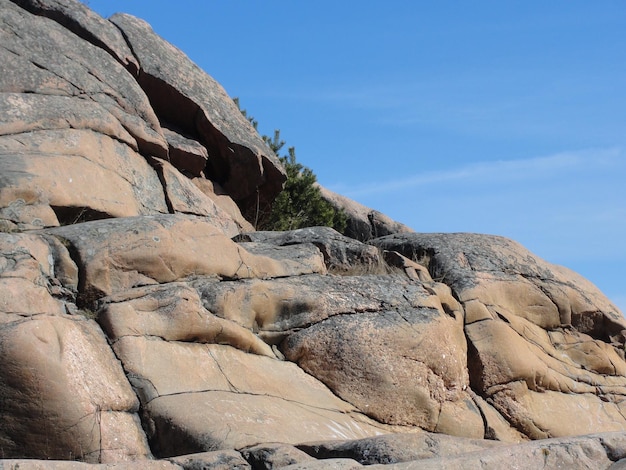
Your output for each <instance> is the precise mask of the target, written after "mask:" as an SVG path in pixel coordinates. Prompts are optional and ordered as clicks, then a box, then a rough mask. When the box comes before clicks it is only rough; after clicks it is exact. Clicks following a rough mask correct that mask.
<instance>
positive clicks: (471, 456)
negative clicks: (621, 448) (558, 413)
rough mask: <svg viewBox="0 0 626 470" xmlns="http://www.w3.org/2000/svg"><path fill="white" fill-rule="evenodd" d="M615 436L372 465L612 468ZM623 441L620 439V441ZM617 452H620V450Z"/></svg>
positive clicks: (379, 469)
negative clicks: (612, 443) (611, 442)
mask: <svg viewBox="0 0 626 470" xmlns="http://www.w3.org/2000/svg"><path fill="white" fill-rule="evenodd" d="M615 437H617V438H618V439H620V440H622V441H623V438H624V435H623V433H619V434H618V435H617V436H615V435H611V434H607V435H603V434H595V435H590V436H583V437H573V438H568V439H546V440H540V441H534V442H527V443H524V444H519V445H516V446H498V447H494V448H491V449H487V450H484V451H482V452H470V453H463V454H458V455H452V456H442V457H437V458H431V459H426V460H415V461H412V462H406V463H398V464H392V465H372V466H370V467H369V468H371V469H376V470H383V469H385V470H424V469H425V470H435V469H437V470H439V469H442V468H445V469H452V470H464V469H467V468H480V469H485V470H499V469H502V468H507V469H516V470H524V469H527V468H542V469H548V470H551V469H555V470H556V469H563V468H567V469H572V470H587V469H590V468H593V469H599V470H600V469H602V470H603V469H608V468H612V467H611V466H612V465H613V462H614V461H615V460H617V459H616V456H615V454H613V453H612V449H611V447H610V444H609V445H607V440H608V441H611V440H613V439H614V438H615ZM622 445H623V442H622ZM620 454H621V452H620Z"/></svg>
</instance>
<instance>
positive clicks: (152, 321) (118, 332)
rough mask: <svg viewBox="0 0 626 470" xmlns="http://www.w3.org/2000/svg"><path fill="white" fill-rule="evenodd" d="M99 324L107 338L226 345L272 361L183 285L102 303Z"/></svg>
mask: <svg viewBox="0 0 626 470" xmlns="http://www.w3.org/2000/svg"><path fill="white" fill-rule="evenodd" d="M101 304H102V305H103V306H102V307H101V309H100V310H99V312H98V321H99V323H100V324H101V325H102V327H103V328H104V331H105V332H106V333H107V335H108V336H109V338H110V339H111V340H113V341H116V340H118V339H120V338H123V337H125V336H140V335H145V336H156V337H159V338H163V339H165V340H167V341H186V342H195V343H215V344H228V345H230V346H233V347H235V348H237V349H240V350H242V351H245V352H253V353H255V354H262V355H265V356H269V357H274V353H273V352H272V349H271V347H270V346H268V345H267V344H266V343H265V342H263V341H262V340H261V339H259V338H258V337H257V336H256V335H254V334H253V333H252V332H251V331H250V330H249V329H247V328H244V327H242V326H240V325H239V324H237V323H235V322H233V321H229V320H224V319H222V318H219V317H216V316H214V315H212V314H211V313H210V312H209V311H207V310H206V309H205V308H204V307H203V306H202V303H201V302H200V297H199V296H198V293H197V291H195V290H194V289H191V288H190V287H188V286H187V285H185V284H182V283H168V284H165V285H158V286H146V287H138V288H135V289H132V290H130V291H125V292H122V293H120V294H117V295H114V296H112V297H108V298H105V299H102V302H101Z"/></svg>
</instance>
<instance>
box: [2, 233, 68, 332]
mask: <svg viewBox="0 0 626 470" xmlns="http://www.w3.org/2000/svg"><path fill="white" fill-rule="evenodd" d="M55 268H56V270H57V272H55ZM55 280H56V282H57V283H58V284H57V285H54V284H53V282H54V281H55ZM77 280H78V279H77V272H76V266H75V265H74V263H73V262H72V260H71V259H70V258H69V254H68V253H67V250H66V249H65V247H63V246H62V245H56V244H53V245H52V246H51V245H49V244H48V243H47V242H46V240H45V239H43V238H42V237H39V236H36V235H30V234H18V233H13V234H6V233H0V323H5V322H10V321H18V320H21V319H23V318H26V317H29V316H31V315H39V314H51V315H55V314H56V315H62V314H64V313H65V308H64V302H63V300H62V297H63V296H64V295H70V296H71V295H72V293H71V290H73V289H75V288H76V284H77ZM68 289H69V292H68V291H67V290H68Z"/></svg>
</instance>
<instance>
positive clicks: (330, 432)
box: [113, 336, 388, 456]
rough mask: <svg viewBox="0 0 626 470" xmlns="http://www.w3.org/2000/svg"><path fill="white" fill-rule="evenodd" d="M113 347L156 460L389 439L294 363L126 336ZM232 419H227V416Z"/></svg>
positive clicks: (229, 349) (381, 428)
mask: <svg viewBox="0 0 626 470" xmlns="http://www.w3.org/2000/svg"><path fill="white" fill-rule="evenodd" d="M113 348H114V350H115V352H116V354H117V356H118V357H119V358H120V359H121V361H122V364H123V365H124V369H125V371H126V373H127V374H128V376H129V379H130V380H131V382H132V383H133V385H134V386H135V388H136V389H138V390H139V396H140V398H141V400H142V408H143V413H144V421H145V423H146V425H145V427H146V428H147V430H148V434H149V438H150V442H151V448H152V450H153V452H154V453H155V454H156V455H159V456H171V455H178V454H181V453H193V452H200V451H209V450H219V449H233V448H240V447H243V446H249V445H252V444H256V443H258V442H264V441H266V442H267V441H272V440H278V441H281V442H286V443H297V442H303V441H307V440H311V439H317V438H319V437H318V436H327V437H326V439H337V438H342V439H346V438H348V439H349V438H357V437H364V436H371V435H376V434H381V433H383V432H385V430H386V429H388V428H385V427H384V426H381V425H377V424H376V423H375V422H373V421H371V420H368V419H367V418H366V417H365V416H363V415H361V414H360V413H358V412H357V410H355V409H354V408H353V407H352V406H351V405H349V404H348V403H345V402H343V401H342V400H340V399H338V398H337V397H336V396H334V395H333V394H332V393H331V392H330V391H329V390H328V389H327V388H326V387H324V386H323V385H322V384H321V383H320V382H318V381H317V380H315V379H313V378H312V377H310V376H308V375H306V374H305V373H304V372H302V370H300V369H299V368H298V367H297V366H295V365H294V364H291V363H288V362H281V361H277V360H275V359H270V358H268V357H264V356H258V355H250V354H246V353H244V352H241V351H238V350H236V349H234V348H232V347H229V346H221V345H211V344H206V345H205V344H198V343H181V342H169V341H164V340H161V339H158V338H154V337H142V336H125V337H122V338H120V339H119V340H117V341H116V342H115V343H114V345H113ZM225 416H226V417H228V419H227V420H225V419H223V417H225Z"/></svg>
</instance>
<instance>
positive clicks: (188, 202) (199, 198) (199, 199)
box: [151, 158, 239, 238]
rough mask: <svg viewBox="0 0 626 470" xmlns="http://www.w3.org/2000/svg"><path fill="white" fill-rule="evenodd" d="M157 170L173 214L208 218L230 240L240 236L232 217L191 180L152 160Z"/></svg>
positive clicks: (169, 166)
mask: <svg viewBox="0 0 626 470" xmlns="http://www.w3.org/2000/svg"><path fill="white" fill-rule="evenodd" d="M151 163H152V165H153V166H154V167H155V169H156V170H157V173H158V174H159V177H160V179H161V182H162V183H163V189H164V191H165V196H166V198H167V203H168V206H169V208H170V212H172V213H182V214H194V215H199V216H202V217H206V218H208V219H210V220H211V223H212V224H213V225H214V226H215V227H218V228H221V230H222V232H223V233H224V235H226V236H227V237H229V238H232V237H234V236H235V235H238V234H239V227H238V225H237V223H236V222H235V220H233V218H232V217H230V215H229V214H228V213H227V212H225V211H223V210H222V209H221V208H220V207H219V206H218V205H217V204H215V202H213V200H212V199H211V198H210V197H208V196H207V195H206V194H204V193H203V192H202V191H201V190H200V189H199V188H198V187H197V186H196V185H194V184H193V183H192V182H191V180H189V178H187V177H186V176H183V175H182V174H180V173H179V172H178V170H177V169H176V168H174V167H173V166H172V165H171V164H170V163H168V162H167V161H165V160H161V159H158V158H153V159H151Z"/></svg>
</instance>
